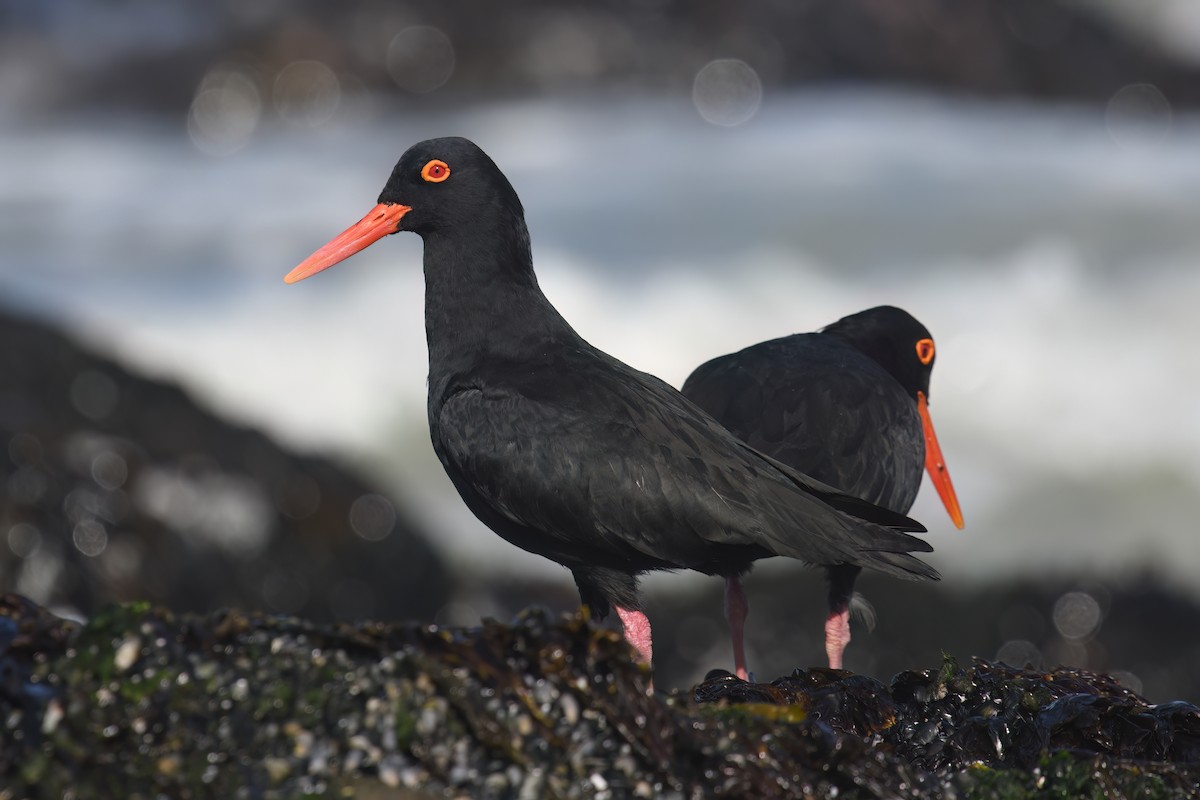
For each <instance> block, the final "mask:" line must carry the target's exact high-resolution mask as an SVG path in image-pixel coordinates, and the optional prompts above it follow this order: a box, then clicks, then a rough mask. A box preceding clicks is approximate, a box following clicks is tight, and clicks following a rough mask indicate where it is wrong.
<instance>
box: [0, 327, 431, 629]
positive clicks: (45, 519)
mask: <svg viewBox="0 0 1200 800" xmlns="http://www.w3.org/2000/svg"><path fill="white" fill-rule="evenodd" d="M0 585H3V586H5V587H9V588H14V589H16V590H17V591H20V592H22V593H24V594H27V595H29V596H30V597H33V598H34V599H36V600H37V601H38V602H40V603H43V604H46V605H49V606H52V607H55V608H59V609H66V610H68V611H71V612H73V613H78V614H84V615H87V614H91V613H92V612H94V611H95V610H96V609H97V608H99V607H100V606H101V605H103V604H107V603H110V602H113V601H120V600H135V599H136V600H149V601H152V602H154V603H161V604H163V605H166V606H168V607H170V608H172V609H175V610H177V611H211V610H213V609H216V608H219V607H221V606H237V607H242V608H260V609H264V610H268V611H276V612H282V613H296V614H304V615H305V616H307V617H309V618H312V619H319V620H335V619H336V620H354V619H361V618H365V617H375V618H384V619H426V618H430V617H432V616H433V615H434V614H435V613H436V612H437V611H438V609H440V608H441V607H442V606H443V605H444V604H445V603H446V602H447V601H448V600H449V598H450V597H451V596H452V595H453V593H454V590H455V586H454V581H453V579H452V578H451V577H450V575H449V574H448V573H447V571H446V568H445V567H444V565H443V564H442V562H441V560H440V559H439V558H438V556H437V555H436V553H434V551H433V550H432V549H431V548H430V546H429V545H428V543H427V542H426V540H425V539H424V538H422V536H421V535H420V534H419V533H418V532H417V531H416V530H415V529H414V528H413V526H412V525H411V524H410V523H409V522H408V521H407V519H406V518H405V515H404V514H403V513H402V510H398V509H396V508H394V507H393V505H392V503H391V501H390V500H388V499H387V498H386V497H384V496H382V495H380V494H379V493H378V492H377V491H376V490H375V489H374V488H373V487H372V486H371V485H369V484H368V483H366V482H365V481H363V480H360V479H359V478H357V477H355V476H354V475H352V474H351V473H349V472H348V471H347V470H345V469H343V468H341V467H339V466H337V465H335V464H333V463H332V462H330V461H328V460H326V459H323V458H316V457H308V456H299V455H296V454H294V453H289V452H287V451H285V450H283V449H282V448H280V447H279V446H278V445H276V444H275V443H274V442H272V441H271V440H270V439H268V438H267V437H266V436H264V435H263V434H261V433H259V432H257V431H253V430H249V429H246V428H241V427H238V426H236V425H233V424H230V423H228V422H226V421H223V420H221V419H219V418H218V417H216V416H214V415H212V414H210V413H208V412H206V411H204V410H203V409H201V408H199V407H198V406H197V405H196V404H195V403H193V402H192V401H191V400H190V399H189V398H188V396H187V395H186V394H185V393H184V392H183V391H182V390H181V389H179V388H178V387H176V386H172V385H167V384H163V383H158V382H155V381H151V380H147V379H145V378H141V377H138V376H136V375H132V374H130V373H129V372H127V371H126V370H124V369H123V368H121V367H120V366H119V365H118V364H115V363H113V362H112V361H109V360H108V359H105V358H103V357H101V356H98V355H95V354H92V353H89V352H88V351H87V350H86V349H85V348H83V347H80V346H79V345H77V344H76V343H74V342H73V341H71V340H70V339H68V338H67V337H65V336H63V335H61V334H59V333H56V332H55V331H53V330H51V329H49V328H48V327H46V326H44V325H42V324H39V323H35V322H32V321H28V320H22V319H17V318H14V317H11V316H8V315H6V314H4V313H3V312H0Z"/></svg>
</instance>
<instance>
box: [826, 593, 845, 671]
mask: <svg viewBox="0 0 1200 800" xmlns="http://www.w3.org/2000/svg"><path fill="white" fill-rule="evenodd" d="M848 644H850V608H849V607H848V606H844V607H842V608H841V609H840V610H838V609H833V610H831V611H830V612H829V616H828V617H826V618H825V655H827V656H829V668H830V669H841V668H842V653H843V652H845V650H846V645H848Z"/></svg>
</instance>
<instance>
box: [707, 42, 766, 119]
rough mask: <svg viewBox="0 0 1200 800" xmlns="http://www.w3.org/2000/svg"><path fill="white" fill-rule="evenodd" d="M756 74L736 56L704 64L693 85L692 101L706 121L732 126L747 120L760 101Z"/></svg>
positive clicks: (760, 93)
mask: <svg viewBox="0 0 1200 800" xmlns="http://www.w3.org/2000/svg"><path fill="white" fill-rule="evenodd" d="M762 93H763V90H762V82H761V81H760V80H759V78H758V73H757V72H755V71H754V69H753V68H752V67H751V66H750V65H749V64H747V63H746V62H745V61H741V60H739V59H736V58H719V59H717V60H715V61H710V62H708V63H707V64H705V65H704V66H703V67H702V68H701V69H700V71H699V72H697V73H696V79H695V81H694V82H693V84H692V102H693V103H695V105H696V110H697V111H699V112H700V116H701V117H703V118H704V119H705V121H706V122H711V123H712V124H713V125H723V126H726V127H732V126H736V125H741V124H742V123H744V122H746V121H748V120H749V119H750V118H751V117H753V116H754V115H755V114H756V113H758V107H759V105H760V104H761V103H762Z"/></svg>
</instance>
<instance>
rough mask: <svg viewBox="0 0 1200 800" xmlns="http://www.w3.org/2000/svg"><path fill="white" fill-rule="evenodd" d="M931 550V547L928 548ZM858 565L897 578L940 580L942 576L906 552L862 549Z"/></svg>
mask: <svg viewBox="0 0 1200 800" xmlns="http://www.w3.org/2000/svg"><path fill="white" fill-rule="evenodd" d="M929 549H930V550H932V549H933V548H929ZM861 556H862V559H863V560H862V562H861V563H860V566H864V567H868V568H870V569H874V570H877V571H879V572H886V573H887V574H889V575H895V576H896V577H898V578H906V579H908V580H920V579H925V580H933V581H937V580H941V579H942V576H941V575H940V574H939V573H938V571H937V570H936V569H934V568H933V567H931V566H929V565H928V564H926V563H925V562H924V561H922V560H921V559H919V558H917V557H916V556H910V555H909V554H908V553H890V552H880V551H870V550H864V551H862V552H861Z"/></svg>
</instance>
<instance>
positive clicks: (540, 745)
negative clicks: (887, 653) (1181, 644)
mask: <svg viewBox="0 0 1200 800" xmlns="http://www.w3.org/2000/svg"><path fill="white" fill-rule="evenodd" d="M0 621H2V622H0V632H2V633H3V636H0V646H4V647H5V648H7V649H5V650H4V651H3V654H2V655H0V658H3V660H4V663H5V665H6V667H5V668H6V669H8V670H10V671H11V674H13V675H15V676H16V680H17V681H18V683H20V684H23V685H28V686H36V687H39V688H40V693H34V694H29V693H22V692H17V693H16V694H13V693H12V692H10V691H5V692H0V718H3V719H4V720H5V725H6V735H4V736H3V737H0V785H2V786H4V787H5V788H4V790H3V791H4V792H6V793H7V794H5V795H4V796H6V797H23V796H27V795H31V794H37V795H38V796H46V797H61V796H65V794H66V793H67V792H70V793H71V794H72V795H73V796H79V797H91V796H96V797H100V796H114V797H116V796H120V797H133V796H147V797H148V796H156V795H163V796H169V797H209V796H211V797H244V798H273V797H294V796H300V795H305V796H309V795H311V796H328V797H368V798H369V797H381V796H396V797H401V796H405V795H404V794H403V792H408V793H409V795H408V796H424V797H434V796H447V797H462V796H470V797H477V798H518V797H556V798H575V797H596V798H600V797H608V798H625V797H664V798H680V799H682V798H705V797H728V798H743V797H756V798H783V797H833V796H837V797H840V798H943V797H945V798H950V797H964V796H967V797H973V798H993V797H994V798H1023V797H1032V796H1045V797H1084V796H1112V797H1119V796H1125V797H1159V798H1182V797H1188V796H1194V790H1195V786H1196V781H1197V779H1200V766H1198V765H1196V764H1195V763H1192V764H1188V763H1168V761H1166V760H1164V759H1168V758H1176V757H1189V756H1191V755H1193V754H1194V747H1195V743H1196V741H1197V729H1196V727H1195V725H1196V720H1197V719H1198V718H1200V717H1198V715H1200V710H1198V709H1196V707H1194V706H1191V705H1189V704H1182V703H1180V704H1169V705H1167V706H1151V705H1150V704H1148V703H1146V702H1145V701H1144V700H1142V699H1141V698H1139V697H1137V696H1136V695H1134V694H1132V693H1130V692H1127V691H1126V690H1123V689H1121V688H1120V687H1119V686H1118V685H1117V684H1116V683H1115V682H1113V681H1111V680H1109V679H1107V678H1106V677H1105V676H1102V675H1094V674H1090V673H1084V672H1082V671H1055V672H1052V673H1046V674H1041V673H1035V672H1032V671H1022V670H1014V669H1011V668H1008V667H1004V666H1003V665H991V664H988V663H986V662H982V661H980V662H976V663H975V664H974V665H973V666H972V667H970V668H968V669H960V668H959V667H958V666H957V665H955V664H954V663H953V662H952V661H947V662H946V663H945V664H943V666H942V667H941V668H940V669H937V670H928V671H924V672H908V673H904V674H903V675H900V676H897V678H896V680H895V681H894V682H893V685H892V686H891V687H890V688H888V687H885V686H883V685H882V684H879V683H878V682H876V681H873V680H870V679H864V678H862V677H861V676H856V675H853V674H850V673H846V672H833V671H829V670H810V671H797V672H795V673H793V674H792V675H790V676H788V677H786V678H781V679H779V680H777V681H775V682H773V683H771V684H767V685H755V686H751V685H742V682H739V681H736V679H734V680H730V679H729V676H727V675H717V676H714V677H712V678H711V679H710V681H708V682H706V684H704V685H702V686H698V687H696V688H695V689H694V690H692V691H690V692H685V693H675V694H671V695H662V694H658V695H655V694H653V693H651V692H649V691H647V690H648V685H649V674H648V673H647V672H646V670H644V669H643V668H641V667H639V666H637V665H635V664H634V663H632V661H631V660H630V656H631V651H630V650H629V649H628V647H627V646H626V644H625V643H624V642H623V641H622V640H621V638H620V637H619V636H618V635H616V634H615V633H613V632H611V631H607V630H600V629H596V628H594V627H592V626H591V625H590V624H588V622H587V621H586V620H584V619H581V618H578V617H575V618H564V619H562V620H559V621H554V620H551V619H550V618H549V617H548V616H547V615H546V614H545V613H544V612H539V611H530V612H525V613H523V614H522V615H521V616H520V617H519V618H518V619H517V620H515V621H514V623H513V624H512V625H503V624H501V623H498V622H495V621H491V620H488V621H485V622H484V623H483V625H481V626H479V627H476V628H470V629H440V628H437V627H434V626H415V625H383V624H377V623H360V624H357V625H353V626H351V625H344V624H343V625H320V624H314V623H310V622H306V621H303V620H299V619H295V618H289V617H280V616H275V617H267V616H262V615H257V614H243V613H241V612H236V611H225V612H219V613H216V614H212V615H209V616H187V615H184V616H175V615H172V614H170V613H168V612H166V611H163V610H161V609H157V608H154V607H151V606H148V605H146V604H139V605H132V606H124V607H114V608H111V609H108V610H107V611H105V612H103V613H102V614H99V615H97V616H96V617H94V618H93V619H92V620H91V621H90V622H89V623H87V625H85V626H82V627H80V626H78V625H75V624H73V623H70V622H65V621H60V620H55V618H53V617H52V616H50V615H47V614H46V613H45V612H44V611H42V610H41V609H39V608H37V607H36V606H35V605H33V604H31V603H29V602H27V601H25V600H23V599H22V598H19V597H14V596H11V595H10V596H5V597H0ZM13 631H19V632H20V634H19V635H16V636H14V635H13V634H12V632H13ZM694 697H704V698H706V699H709V700H714V702H704V703H701V702H697V701H696V700H695V699H694ZM734 697H736V698H738V699H739V700H741V699H747V700H750V701H751V702H734V700H733V699H731V698H734ZM1072 698H1089V700H1079V699H1072ZM988 709H992V710H990V711H989V710H988ZM1150 720H1154V722H1153V724H1151V723H1150ZM930 725H932V726H933V727H932V728H931V727H930ZM1004 726H1007V729H1005V727H1004ZM931 730H932V734H931V733H930V731H931ZM1151 730H1152V731H1153V735H1147V732H1148V731H1151ZM981 731H983V732H987V731H999V732H998V733H995V734H992V733H987V734H986V735H980V732H981ZM1025 733H1031V735H1032V738H1030V739H1028V741H1027V740H1026V739H1025V738H1022V737H1023V736H1024V735H1025ZM996 741H1000V742H1001V743H1002V744H1003V745H1004V746H1005V747H1009V746H1010V745H1015V746H1013V747H1012V749H1010V750H1007V751H1006V752H1004V753H1002V752H1000V750H999V749H998V748H997V747H996V746H995V742H996ZM932 743H941V744H942V745H943V747H942V749H941V750H940V751H939V753H940V755H939V754H937V753H934V754H932V755H931V753H932V751H934V750H935V748H933V747H931V744H932ZM414 793H415V794H414Z"/></svg>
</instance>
